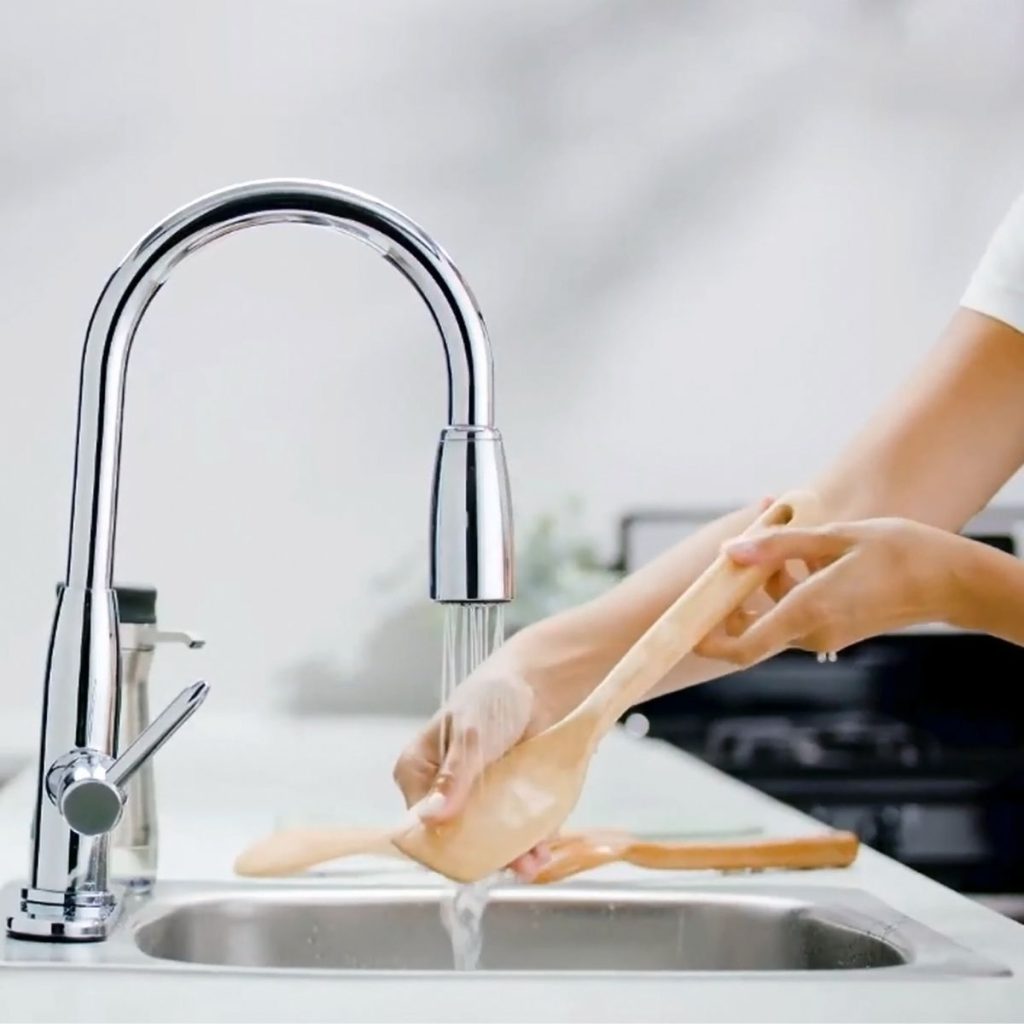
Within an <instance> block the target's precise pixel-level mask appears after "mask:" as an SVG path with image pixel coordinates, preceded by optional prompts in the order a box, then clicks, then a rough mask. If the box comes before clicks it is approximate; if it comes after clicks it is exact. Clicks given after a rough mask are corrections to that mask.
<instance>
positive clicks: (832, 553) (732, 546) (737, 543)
mask: <svg viewBox="0 0 1024 1024" xmlns="http://www.w3.org/2000/svg"><path fill="white" fill-rule="evenodd" d="M852 543H853V541H852V540H851V538H850V537H848V536H847V535H845V534H844V533H842V532H840V531H836V530H832V529H830V528H829V527H823V528H822V527H818V528H809V529H800V528H797V527H788V526H783V527H778V528H773V529H768V530H763V531H760V532H759V533H757V534H753V535H751V536H749V537H737V538H736V539H734V540H731V541H727V542H726V543H725V544H724V545H722V550H723V551H724V552H725V553H726V554H727V555H728V556H729V557H730V558H731V559H732V560H733V561H734V562H736V563H737V564H738V565H766V566H777V567H779V568H782V567H783V566H784V565H785V563H786V562H787V561H802V562H804V563H806V564H812V563H815V562H817V561H820V560H825V561H831V560H832V559H835V558H838V557H839V556H840V555H842V554H843V553H844V552H846V551H847V550H848V549H849V548H850V546H851V545H852Z"/></svg>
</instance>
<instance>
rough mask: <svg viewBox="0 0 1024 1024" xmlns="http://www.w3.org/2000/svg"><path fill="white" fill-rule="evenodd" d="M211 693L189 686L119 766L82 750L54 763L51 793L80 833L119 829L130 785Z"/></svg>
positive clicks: (205, 688)
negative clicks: (126, 789)
mask: <svg viewBox="0 0 1024 1024" xmlns="http://www.w3.org/2000/svg"><path fill="white" fill-rule="evenodd" d="M209 689H210V687H209V686H208V685H207V684H206V683H203V682H199V683H193V684H192V685H191V686H187V687H186V688H185V689H184V690H182V691H181V693H179V694H178V696H177V697H175V698H174V700H172V701H171V703H170V704H168V705H167V707H166V708H164V710H163V711H161V712H160V714H159V715H157V717H156V718H154V719H153V721H152V722H151V723H150V724H149V726H148V727H147V728H145V729H144V730H143V731H142V732H141V733H139V735H138V737H137V738H136V739H135V742H134V743H132V744H131V746H129V747H128V749H127V750H126V751H125V752H124V753H123V754H122V755H121V756H120V757H119V758H118V759H117V760H116V761H112V760H111V759H110V757H109V756H108V755H107V754H102V753H100V752H99V751H97V750H90V749H88V748H81V747H77V748H75V749H74V750H70V751H68V753H67V754H65V755H64V756H63V757H60V758H58V759H57V760H56V761H54V763H53V764H52V765H51V766H50V768H49V770H48V771H47V773H46V790H47V793H48V794H49V796H50V799H51V800H52V801H53V802H54V804H56V806H57V808H58V809H59V810H60V813H61V814H62V815H63V817H64V820H65V821H66V822H67V823H68V825H69V826H70V827H71V828H72V829H73V830H74V831H75V832H78V833H79V834H81V835H85V836H98V835H102V834H103V833H105V832H110V831H111V830H112V829H113V828H114V827H115V826H116V825H117V823H118V822H119V821H120V820H121V812H122V810H123V809H124V802H125V791H124V785H125V783H126V782H127V781H128V780H129V779H130V778H131V777H132V775H134V774H135V772H137V771H138V770H139V769H140V768H141V767H142V766H143V765H144V764H145V763H146V761H148V760H149V758H151V757H152V756H153V755H154V754H155V753H156V752H157V751H158V750H159V749H160V748H161V747H162V746H163V745H164V744H165V743H166V742H167V741H168V740H169V739H170V738H171V736H173V735H174V733H175V732H177V731H178V729H179V728H180V727H181V726H182V725H183V724H184V723H185V722H186V721H187V720H188V719H189V718H190V717H191V716H192V715H193V714H194V713H195V711H196V709H197V708H198V707H199V705H200V704H202V702H203V700H204V699H205V697H206V694H207V692H208V691H209Z"/></svg>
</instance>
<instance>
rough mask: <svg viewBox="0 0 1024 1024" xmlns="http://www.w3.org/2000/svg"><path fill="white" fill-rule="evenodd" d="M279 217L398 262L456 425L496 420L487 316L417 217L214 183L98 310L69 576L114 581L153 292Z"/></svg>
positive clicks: (129, 259) (296, 188) (323, 189)
mask: <svg viewBox="0 0 1024 1024" xmlns="http://www.w3.org/2000/svg"><path fill="white" fill-rule="evenodd" d="M281 222H294V223H302V224H314V225H319V226H322V227H329V228H333V229H335V230H336V231H340V232H341V233H343V234H346V235H352V236H353V237H355V238H358V239H360V240H361V241H363V242H365V243H366V244H368V245H369V246H371V247H372V248H373V249H375V250H376V251H377V252H378V253H380V254H381V255H382V256H383V257H384V258H385V259H386V260H388V262H389V263H392V264H393V265H394V266H396V267H397V268H398V269H399V270H400V271H401V272H402V274H403V275H404V276H405V277H406V278H407V279H408V280H409V282H410V283H411V284H412V285H413V286H414V287H415V288H416V290H417V291H418V292H419V294H420V295H421V296H422V298H423V300H424V301H425V302H426V304H427V307H428V308H429V310H430V312H431V315H432V316H433V319H434V322H435V323H436V325H437V328H438V330H439V332H440V335H441V341H442V343H443V345H444V354H445V361H446V364H447V372H448V424H449V426H455V427H482V428H492V427H493V397H492V386H493V385H492V363H491V351H490V344H489V341H488V338H487V330H486V327H485V325H484V321H483V316H482V314H481V312H480V310H479V308H478V306H477V304H476V300H475V298H474V297H473V295H472V293H471V292H470V290H469V287H468V286H467V284H466V282H465V281H464V280H463V279H462V276H461V274H460V273H459V271H458V269H457V268H456V267H455V265H454V264H453V263H452V261H451V259H450V258H449V257H448V255H447V254H446V253H445V252H444V251H443V250H442V249H441V248H440V247H439V246H438V245H437V243H436V242H434V241H433V240H432V239H431V238H430V237H429V236H428V235H427V234H426V233H425V232H424V231H423V230H422V229H421V228H420V227H419V226H418V225H416V224H415V223H413V222H412V221H410V220H409V219H408V218H406V217H405V216H404V215H403V214H401V213H399V212H398V211H397V210H395V209H392V208H391V207H389V206H387V205H385V204H384V203H382V202H380V201H379V200H377V199H375V198H373V197H371V196H367V195H363V194H362V193H359V192H355V191H353V190H350V189H344V188H341V187H338V186H336V185H330V184H326V183H321V182H313V181H303V180H281V181H259V182H252V183H248V184H244V185H238V186H234V187H231V188H228V189H224V190H222V191H219V192H214V193H211V194H210V195H207V196H204V197H202V198H200V199H198V200H196V201H195V202H193V203H190V204H189V205H188V206H185V207H182V208H181V209H179V210H177V211H176V212H175V213H173V214H171V216H169V217H168V218H166V219H165V220H164V221H162V222H161V223H160V224H158V225H157V226H156V227H155V228H154V229H153V230H152V231H151V232H150V233H149V234H148V235H146V236H145V237H144V238H143V239H142V240H141V241H140V242H139V243H138V244H137V245H136V246H135V248H134V249H132V251H131V252H130V253H129V254H128V255H127V256H126V257H125V258H124V260H123V261H122V262H121V264H120V265H119V266H118V268H117V269H116V270H115V271H114V273H113V274H112V275H111V277H110V278H109V280H108V281H107V284H106V286H105V287H104V289H103V292H102V293H101V295H100V297H99V300H98V301H97V303H96V306H95V308H94V310H93V313H92V317H91V319H90V321H89V329H88V333H87V335H86V339H85V347H84V350H83V353H82V367H81V377H80V381H79V404H78V434H77V439H76V449H75V482H74V492H73V496H72V521H71V535H70V540H69V545H68V562H67V585H68V586H69V587H73V588H82V589H109V588H110V587H111V585H112V580H113V571H114V543H115V533H116V526H117V491H118V480H119V476H120V459H121V429H122V419H123V412H124V387H125V375H126V373H127V368H128V359H129V356H130V353H131V347H132V341H133V339H134V337H135V332H136V330H137V328H138V326H139V323H140V321H141V320H142V317H143V316H144V315H145V312H146V309H147V308H148V306H149V303H150V302H151V301H152V300H153V298H154V296H155V295H156V293H157V292H158V291H159V290H160V287H161V286H162V285H163V283H164V281H165V280H166V279H167V277H168V275H169V274H170V273H171V271H172V270H173V269H174V267H175V266H176V265H177V264H178V263H180V262H181V260H183V259H184V258H185V257H186V256H188V255H189V253H192V252H195V251H196V250H197V249H200V248H202V247H203V246H204V245H206V244H207V243H209V242H212V241H214V240H215V239H217V238H220V237H222V236H224V235H227V234H230V233H231V232H234V231H239V230H241V229H243V228H247V227H254V226H256V225H259V224H272V223H281Z"/></svg>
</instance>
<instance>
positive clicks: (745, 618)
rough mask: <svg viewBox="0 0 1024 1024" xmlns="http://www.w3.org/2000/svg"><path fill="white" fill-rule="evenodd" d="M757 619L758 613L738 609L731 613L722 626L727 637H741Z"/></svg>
mask: <svg viewBox="0 0 1024 1024" xmlns="http://www.w3.org/2000/svg"><path fill="white" fill-rule="evenodd" d="M756 618H757V612H752V611H748V610H747V609H746V608H737V609H735V610H734V611H732V612H730V613H729V614H728V615H727V616H726V619H725V622H724V623H723V624H722V628H723V629H724V630H725V634H726V636H741V635H742V634H743V633H744V632H745V631H746V629H747V627H748V626H749V625H750V623H751V622H753V621H754V620H755V619H756Z"/></svg>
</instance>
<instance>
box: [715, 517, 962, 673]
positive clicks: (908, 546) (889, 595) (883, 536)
mask: <svg viewBox="0 0 1024 1024" xmlns="http://www.w3.org/2000/svg"><path fill="white" fill-rule="evenodd" d="M970 543H972V542H970V541H965V540H964V538H962V537H959V536H958V535H957V534H952V533H948V532H946V531H944V530H939V529H935V528H934V527H930V526H924V525H922V524H920V523H917V522H913V521H911V520H907V519H871V520H863V521H861V522H855V523H834V524H831V525H828V526H823V527H819V528H813V529H800V528H796V527H779V528H777V529H770V530H765V531H762V532H759V533H758V534H756V535H754V536H750V537H744V538H742V539H737V540H734V541H731V542H728V543H726V544H725V545H724V547H723V550H724V551H725V552H726V553H728V555H729V556H730V557H731V558H732V560H733V561H734V562H736V563H737V564H738V565H760V566H763V567H764V568H766V569H770V570H771V571H772V575H771V578H770V580H769V583H768V585H767V586H766V588H765V590H766V592H767V593H768V595H769V596H770V597H771V598H772V600H773V601H774V605H773V606H771V607H769V608H768V609H767V610H762V611H759V612H756V613H752V612H750V611H748V610H746V609H740V610H738V611H737V612H735V613H734V614H733V615H731V616H729V618H728V619H726V621H725V622H724V623H722V624H721V626H720V627H719V628H717V629H716V630H714V631H713V632H712V633H710V634H709V635H708V636H707V637H705V639H704V640H703V641H702V642H701V643H700V644H699V645H698V646H697V648H696V653H697V654H699V655H701V656H702V657H707V658H715V659H718V660H722V661H728V662H731V663H733V664H735V665H738V666H741V667H746V666H749V665H753V664H756V663H757V662H760V661H763V660H764V659H766V658H770V657H772V656H773V655H775V654H778V653H779V652H780V651H783V650H785V649H787V648H797V649H800V650H807V651H815V652H818V653H819V654H821V655H824V654H829V653H838V652H839V651H840V650H842V649H843V648H844V647H847V646H849V645H850V644H853V643H856V642H857V641H859V640H863V639H866V638H868V637H872V636H877V635H879V634H881V633H885V632H889V631H890V630H893V629H899V628H902V627H905V626H910V625H915V624H918V623H922V622H933V621H940V620H943V619H944V618H945V617H946V615H947V613H948V611H949V608H950V602H951V600H952V593H951V590H952V588H953V586H954V585H955V577H956V565H957V564H958V560H959V554H960V549H961V546H962V545H964V544H970ZM788 562H795V563H797V564H798V565H802V566H803V567H806V569H807V570H808V572H807V574H803V575H804V578H803V579H801V580H798V579H797V578H795V577H794V576H793V575H792V574H791V572H790V570H789V568H788V567H787V563H788Z"/></svg>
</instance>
